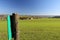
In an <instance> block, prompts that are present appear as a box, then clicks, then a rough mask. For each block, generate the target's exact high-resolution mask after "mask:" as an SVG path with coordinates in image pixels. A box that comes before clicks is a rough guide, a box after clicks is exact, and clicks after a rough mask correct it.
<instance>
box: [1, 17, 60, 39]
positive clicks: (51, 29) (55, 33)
mask: <svg viewBox="0 0 60 40" xmlns="http://www.w3.org/2000/svg"><path fill="white" fill-rule="evenodd" d="M18 26H19V31H20V40H60V18H57V19H56V18H41V19H33V20H19V25H18ZM7 39H8V37H7V21H0V40H7Z"/></svg>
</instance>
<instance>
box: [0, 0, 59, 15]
mask: <svg viewBox="0 0 60 40" xmlns="http://www.w3.org/2000/svg"><path fill="white" fill-rule="evenodd" d="M13 12H16V13H20V14H22V15H60V0H0V14H10V13H13Z"/></svg>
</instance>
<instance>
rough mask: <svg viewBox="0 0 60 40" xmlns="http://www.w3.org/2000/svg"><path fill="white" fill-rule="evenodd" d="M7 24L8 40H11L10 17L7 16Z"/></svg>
mask: <svg viewBox="0 0 60 40" xmlns="http://www.w3.org/2000/svg"><path fill="white" fill-rule="evenodd" d="M7 24H8V40H12V33H11V22H10V15H8V16H7Z"/></svg>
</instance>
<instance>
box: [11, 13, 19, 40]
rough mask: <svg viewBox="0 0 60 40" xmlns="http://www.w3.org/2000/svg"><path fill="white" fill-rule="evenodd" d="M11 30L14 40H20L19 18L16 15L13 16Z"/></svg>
mask: <svg viewBox="0 0 60 40" xmlns="http://www.w3.org/2000/svg"><path fill="white" fill-rule="evenodd" d="M11 29H12V38H14V40H19V35H18V16H17V14H15V13H13V14H12V16H11Z"/></svg>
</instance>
